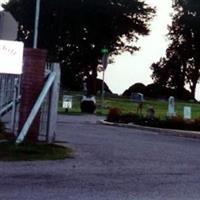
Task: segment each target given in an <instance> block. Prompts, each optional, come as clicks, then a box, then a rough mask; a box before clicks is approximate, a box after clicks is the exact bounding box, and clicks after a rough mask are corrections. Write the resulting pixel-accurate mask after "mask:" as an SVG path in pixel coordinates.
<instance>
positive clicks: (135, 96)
mask: <svg viewBox="0 0 200 200" xmlns="http://www.w3.org/2000/svg"><path fill="white" fill-rule="evenodd" d="M131 99H132V101H133V102H136V103H138V106H137V109H136V112H137V114H140V115H141V114H142V110H143V103H144V95H143V94H142V93H131Z"/></svg>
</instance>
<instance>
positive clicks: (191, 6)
mask: <svg viewBox="0 0 200 200" xmlns="http://www.w3.org/2000/svg"><path fill="white" fill-rule="evenodd" d="M173 7H174V15H173V22H172V26H171V27H170V29H169V39H170V40H171V44H170V45H169V47H168V49H167V51H166V57H165V58H162V59H161V60H160V61H159V62H158V63H154V64H153V65H152V69H153V75H152V77H153V78H154V80H155V82H157V83H160V84H164V85H165V86H167V87H173V88H175V89H176V90H177V96H178V97H180V98H181V96H182V94H183V91H184V87H185V86H186V84H188V85H189V87H190V91H191V95H192V98H194V97H195V90H196V85H197V83H198V81H199V79H200V26H199V24H200V1H198V0H174V1H173Z"/></svg>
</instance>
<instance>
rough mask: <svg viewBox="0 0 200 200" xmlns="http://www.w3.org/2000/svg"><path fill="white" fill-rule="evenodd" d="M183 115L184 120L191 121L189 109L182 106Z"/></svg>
mask: <svg viewBox="0 0 200 200" xmlns="http://www.w3.org/2000/svg"><path fill="white" fill-rule="evenodd" d="M183 113H184V119H191V107H189V106H184V108H183Z"/></svg>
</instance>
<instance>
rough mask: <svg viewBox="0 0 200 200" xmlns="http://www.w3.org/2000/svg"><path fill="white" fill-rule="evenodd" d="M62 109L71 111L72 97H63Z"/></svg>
mask: <svg viewBox="0 0 200 200" xmlns="http://www.w3.org/2000/svg"><path fill="white" fill-rule="evenodd" d="M62 107H63V108H65V109H71V108H72V96H70V95H63V104H62Z"/></svg>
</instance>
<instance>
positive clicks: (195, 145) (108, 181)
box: [0, 116, 200, 200]
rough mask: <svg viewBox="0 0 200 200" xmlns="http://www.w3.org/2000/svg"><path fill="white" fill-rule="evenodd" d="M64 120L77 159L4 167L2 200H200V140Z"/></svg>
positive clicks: (60, 133) (65, 138)
mask: <svg viewBox="0 0 200 200" xmlns="http://www.w3.org/2000/svg"><path fill="white" fill-rule="evenodd" d="M96 120H98V118H97V117H95V118H93V117H91V116H85V117H84V118H83V117H75V116H59V122H58V130H57V140H59V141H60V142H61V141H62V143H63V144H64V145H67V146H70V147H72V148H73V149H74V151H75V159H67V160H60V161H42V162H41V161H40V162H0V199H2V200H44V199H48V200H175V199H178V200H193V199H194V200H199V199H200V140H194V139H186V138H180V137H174V136H171V137H170V136H163V135H158V134H155V133H153V132H148V131H142V130H136V129H128V128H119V127H111V126H104V125H101V124H97V123H96Z"/></svg>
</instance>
